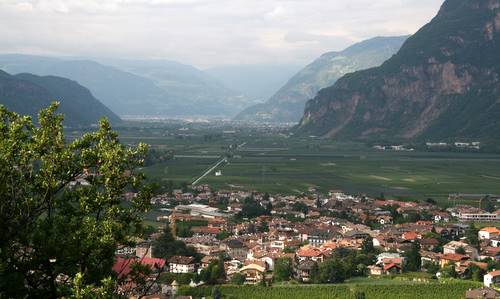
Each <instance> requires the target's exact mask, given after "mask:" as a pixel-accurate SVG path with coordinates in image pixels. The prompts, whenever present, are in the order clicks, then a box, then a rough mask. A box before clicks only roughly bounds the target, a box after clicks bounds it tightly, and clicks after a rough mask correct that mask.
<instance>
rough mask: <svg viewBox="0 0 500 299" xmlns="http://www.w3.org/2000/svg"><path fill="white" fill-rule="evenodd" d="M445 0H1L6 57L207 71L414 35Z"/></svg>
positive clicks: (297, 59) (298, 61)
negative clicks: (103, 60) (166, 64)
mask: <svg viewBox="0 0 500 299" xmlns="http://www.w3.org/2000/svg"><path fill="white" fill-rule="evenodd" d="M441 4H442V0H418V1H415V0H345V1H344V0H329V1H325V0H22V1H14V0H1V1H0V40H2V43H1V47H0V52H2V53H25V54H45V55H47V54H49V55H50V54H51V55H57V56H64V55H68V56H86V57H110V58H111V57H113V58H132V59H139V58H142V59H150V58H155V59H169V60H175V61H180V62H183V63H186V64H190V65H195V66H197V67H199V68H210V67H214V66H225V65H254V64H259V65H265V64H268V65H269V64H274V65H305V64H306V63H309V62H310V61H312V60H313V59H315V58H316V57H317V56H319V55H320V54H322V53H324V52H328V51H332V50H340V49H343V48H345V47H347V46H349V45H351V44H353V43H354V42H358V41H360V40H364V39H367V38H370V37H373V36H395V35H404V34H412V33H414V32H415V31H416V30H417V29H418V28H420V27H421V26H422V25H423V24H425V23H427V22H428V21H430V19H431V18H432V17H433V16H434V15H435V14H436V12H437V11H438V9H439V7H440V5H441Z"/></svg>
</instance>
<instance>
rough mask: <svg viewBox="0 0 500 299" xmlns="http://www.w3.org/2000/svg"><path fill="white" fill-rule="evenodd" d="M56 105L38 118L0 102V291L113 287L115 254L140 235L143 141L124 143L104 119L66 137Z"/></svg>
mask: <svg viewBox="0 0 500 299" xmlns="http://www.w3.org/2000/svg"><path fill="white" fill-rule="evenodd" d="M57 106H58V104H57V103H54V104H52V105H51V106H50V107H49V108H47V109H45V110H42V111H41V112H40V114H39V117H38V119H39V124H38V125H36V126H35V125H34V124H33V122H32V120H31V118H30V117H26V116H20V115H18V114H16V113H12V112H9V111H7V110H6V109H5V108H4V107H3V106H0V235H1V236H2V237H1V238H0V297H7V298H10V297H13V298H22V297H26V296H28V297H33V298H57V297H61V296H66V297H69V296H73V297H77V298H83V297H89V296H90V295H91V294H92V292H93V291H95V292H96V294H95V296H97V297H106V296H111V293H113V292H114V291H115V289H113V288H116V283H115V282H116V280H115V279H114V274H113V272H112V269H111V268H112V265H113V263H114V253H115V251H116V249H117V248H118V246H119V245H120V244H123V245H126V244H132V240H133V238H134V237H136V236H139V235H140V234H141V227H142V226H141V223H142V218H141V215H142V213H143V212H145V211H146V210H147V208H148V204H149V200H150V197H151V192H150V190H149V188H147V187H145V185H144V184H143V176H142V174H139V173H137V172H136V171H135V168H136V167H137V166H139V165H141V164H142V163H143V159H144V156H145V154H146V150H147V149H146V146H145V145H143V144H139V145H138V146H137V147H134V148H127V147H125V146H123V145H122V144H121V143H120V142H119V140H118V137H117V134H116V133H115V132H113V131H112V130H111V127H110V124H109V122H108V121H107V120H102V121H100V123H99V128H98V130H97V131H96V132H92V133H87V134H85V135H83V136H82V137H81V138H78V139H76V140H74V141H72V142H68V141H67V140H65V138H64V134H63V126H62V120H63V117H62V116H61V115H59V114H56V109H57ZM125 192H135V193H137V196H135V197H133V198H132V199H130V202H128V203H124V200H123V194H124V193H125Z"/></svg>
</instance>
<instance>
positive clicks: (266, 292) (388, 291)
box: [180, 281, 481, 299]
mask: <svg viewBox="0 0 500 299" xmlns="http://www.w3.org/2000/svg"><path fill="white" fill-rule="evenodd" d="M480 286H481V285H480V284H478V283H474V282H470V281H468V282H467V281H453V282H449V283H446V284H443V283H411V282H408V283H404V284H394V285H385V284H384V285H376V284H372V285H370V284H366V285H350V284H344V285H313V286H308V285H297V286H274V287H261V286H221V287H220V290H221V292H222V295H223V298H235V299H240V298H241V299H243V298H244V299H261V298H269V299H274V298H276V299H281V298H286V299H292V298H293V299H312V298H315V299H337V298H338V299H352V298H354V293H355V292H363V293H364V294H365V298H369V299H414V298H415V299H417V298H418V299H423V298H425V299H460V298H464V296H465V291H466V290H468V289H470V288H477V287H480ZM211 293H212V287H204V288H196V289H192V288H181V289H180V294H181V295H191V296H193V297H194V298H201V297H204V296H206V297H209V296H210V295H211Z"/></svg>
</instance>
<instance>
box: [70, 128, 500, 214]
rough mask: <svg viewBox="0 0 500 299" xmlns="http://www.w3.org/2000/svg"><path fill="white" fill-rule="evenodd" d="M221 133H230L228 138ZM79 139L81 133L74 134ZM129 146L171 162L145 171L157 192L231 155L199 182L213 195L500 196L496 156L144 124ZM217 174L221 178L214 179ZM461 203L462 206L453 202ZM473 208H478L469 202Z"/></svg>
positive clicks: (127, 131)
mask: <svg viewBox="0 0 500 299" xmlns="http://www.w3.org/2000/svg"><path fill="white" fill-rule="evenodd" d="M225 130H233V131H234V132H235V133H232V134H225V133H223V132H224V131H225ZM72 133H73V135H78V132H72ZM118 133H119V135H120V139H121V141H122V142H123V143H126V144H135V143H137V142H145V143H148V144H150V146H151V147H152V148H154V149H157V150H160V151H169V152H171V153H173V156H174V158H173V159H171V160H169V161H166V162H162V163H157V164H154V165H149V166H148V167H145V168H144V169H143V170H144V172H145V173H146V175H147V177H148V179H150V180H151V181H154V182H157V183H159V184H160V185H164V184H167V183H168V182H169V181H172V182H173V183H174V184H175V186H177V187H178V186H180V185H181V183H191V182H193V181H194V180H195V179H197V178H198V177H199V176H200V175H201V174H203V173H204V172H205V171H206V170H207V169H209V168H210V167H212V166H213V165H214V164H215V163H216V162H217V161H219V160H220V159H221V157H224V156H226V155H229V158H228V163H222V164H221V165H220V167H217V168H216V169H214V172H212V173H210V174H209V175H207V176H206V177H205V178H203V179H202V180H201V181H200V182H199V183H208V184H210V185H211V186H212V187H214V188H215V189H226V190H238V189H242V190H256V191H267V192H271V193H282V194H298V193H301V192H306V191H307V190H308V189H309V188H311V187H314V188H316V189H318V190H319V191H320V192H323V193H326V192H327V191H328V190H331V189H341V190H344V191H347V192H349V193H355V194H368V195H371V196H379V195H380V194H381V193H384V195H385V196H386V197H393V198H401V199H408V200H421V199H426V198H429V197H430V198H434V199H436V200H438V201H439V202H440V203H441V204H442V205H443V206H447V205H451V204H452V203H451V202H449V201H448V199H447V198H448V194H450V193H490V194H500V155H499V154H485V153H458V152H437V153H433V152H425V151H415V152H391V151H377V150H374V149H372V148H371V147H369V146H367V145H364V144H361V143H346V142H336V141H332V140H322V139H317V138H296V137H293V136H289V135H287V131H286V130H281V131H279V130H272V129H270V130H263V129H258V130H257V129H252V128H244V127H236V128H234V127H227V125H220V126H211V125H207V124H198V125H194V124H177V125H172V124H169V125H165V124H157V123H154V124H141V123H131V124H129V125H127V126H125V127H121V128H118ZM216 170H221V171H222V176H215V171H216ZM454 203H460V202H454ZM469 203H471V204H477V202H469Z"/></svg>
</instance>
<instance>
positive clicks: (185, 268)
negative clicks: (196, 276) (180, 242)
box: [168, 256, 196, 273]
mask: <svg viewBox="0 0 500 299" xmlns="http://www.w3.org/2000/svg"><path fill="white" fill-rule="evenodd" d="M168 269H169V271H170V272H171V273H194V272H195V271H196V263H195V259H194V257H192V256H173V257H171V258H169V259H168Z"/></svg>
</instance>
